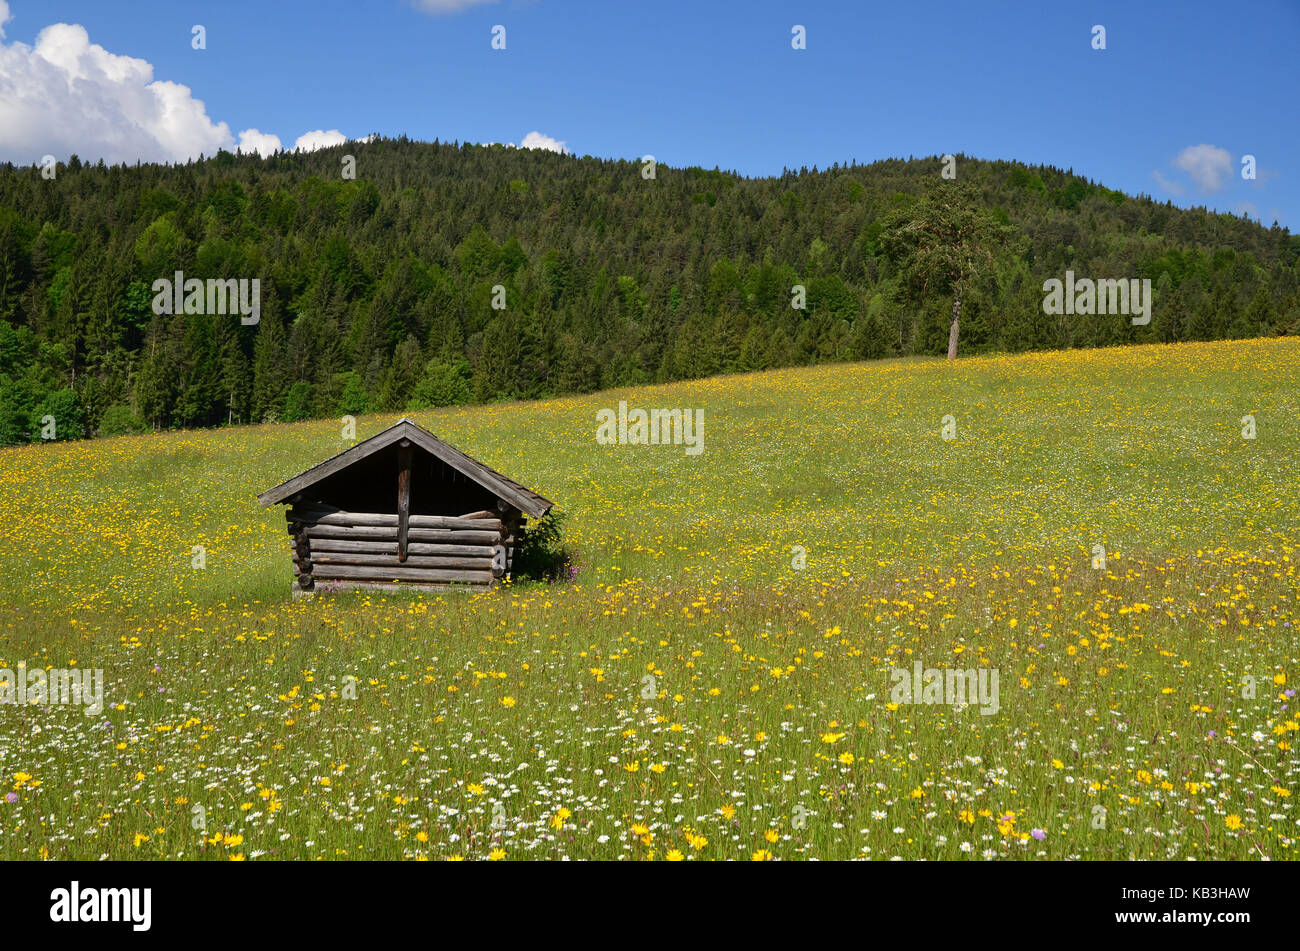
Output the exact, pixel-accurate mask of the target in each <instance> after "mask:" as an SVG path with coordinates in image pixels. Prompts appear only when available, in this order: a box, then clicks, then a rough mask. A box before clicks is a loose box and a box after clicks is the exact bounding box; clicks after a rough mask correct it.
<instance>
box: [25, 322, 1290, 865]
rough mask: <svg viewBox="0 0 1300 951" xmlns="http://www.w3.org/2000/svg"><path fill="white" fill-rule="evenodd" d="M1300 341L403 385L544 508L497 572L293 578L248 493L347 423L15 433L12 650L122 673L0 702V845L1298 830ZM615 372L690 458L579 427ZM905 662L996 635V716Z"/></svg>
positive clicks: (888, 845) (477, 850)
mask: <svg viewBox="0 0 1300 951" xmlns="http://www.w3.org/2000/svg"><path fill="white" fill-rule="evenodd" d="M1297 358H1300V344H1297V342H1296V341H1293V340H1285V339H1283V340H1268V341H1265V340H1260V341H1243V342H1235V343H1213V344H1197V345H1179V346H1170V347H1142V348H1130V349H1107V350H1096V351H1074V352H1064V353H1051V354H1039V355H1024V356H1017V357H994V358H980V359H969V360H962V361H960V362H959V363H958V364H956V365H948V364H947V363H946V362H944V361H940V360H904V361H890V362H885V363H876V364H863V365H851V366H831V367H819V368H810V369H798V370H788V371H780V372H774V373H766V374H757V375H751V376H732V377H723V378H717V379H711V380H703V381H696V382H688V383H678V384H672V385H668V386H660V387H648V388H643V389H639V390H628V391H619V392H609V393H600V394H595V395H592V396H587V397H581V398H569V399H563V400H554V401H548V402H542V403H531V404H514V405H502V406H491V407H474V408H467V409H460V410H446V411H433V412H428V413H419V414H415V415H414V418H415V419H416V420H417V421H418V422H420V423H421V424H422V425H425V426H426V427H428V428H430V429H431V430H432V431H434V432H435V433H437V434H438V435H439V436H441V437H443V438H445V439H447V440H448V441H450V442H451V443H453V444H454V445H456V446H458V447H460V448H462V449H464V450H465V451H467V452H469V453H470V454H472V455H474V456H475V457H476V458H479V459H481V460H483V461H484V462H486V463H488V464H489V465H491V466H493V467H494V468H497V469H499V470H500V471H502V472H505V473H506V474H508V475H510V476H512V477H514V478H516V479H518V480H519V481H521V482H523V483H524V484H526V485H528V486H529V487H531V488H534V489H536V490H537V491H539V492H541V493H543V494H544V495H546V496H547V497H548V498H550V499H552V500H554V501H555V502H556V504H557V509H558V510H560V511H562V512H563V513H564V514H565V516H566V523H565V530H566V538H567V542H568V544H569V546H570V547H571V548H572V549H573V550H574V552H575V553H576V555H577V559H578V567H579V573H578V575H577V577H576V578H575V579H574V580H573V581H572V582H568V583H563V584H556V585H549V586H548V585H539V584H535V585H522V584H521V585H516V586H513V587H507V588H505V589H502V590H498V591H493V592H490V593H486V594H467V593H459V592H448V593H445V594H441V595H424V596H420V595H417V594H413V593H398V594H393V595H383V594H378V593H370V594H369V595H366V594H346V595H334V596H329V597H317V598H315V599H312V600H309V601H298V602H294V601H292V600H291V598H290V596H289V582H290V578H289V554H288V548H287V538H288V536H287V534H286V532H285V529H284V517H283V513H282V510H281V509H279V508H278V507H277V508H273V509H270V510H264V509H262V508H260V507H259V506H258V505H257V502H256V495H257V493H258V492H260V491H262V490H263V489H266V488H268V487H270V486H272V485H274V484H276V483H278V482H280V481H282V480H283V479H285V478H287V477H288V476H290V475H293V474H295V473H297V472H299V471H301V470H302V469H304V468H306V467H307V466H308V465H310V464H312V463H315V462H317V461H319V460H320V459H323V458H325V457H327V456H330V455H332V454H334V453H335V452H337V451H339V450H341V449H342V448H345V445H346V444H345V443H344V442H343V441H342V439H341V438H340V431H341V426H340V424H339V423H337V422H313V423H304V424H297V425H285V426H257V427H247V428H235V429H227V430H219V431H206V432H179V433H164V434H158V435H150V436H142V437H126V438H119V439H111V440H102V441H94V442H81V443H59V444H52V445H44V446H33V447H25V448H18V449H11V450H5V451H3V452H0V486H3V490H4V491H3V500H2V501H0V661H3V662H4V663H5V664H6V665H8V666H9V667H15V666H16V665H17V663H19V662H20V661H25V662H26V663H27V664H28V666H29V667H36V666H42V667H54V668H61V667H67V666H70V665H76V666H79V667H90V668H94V667H98V668H102V669H103V670H104V677H105V700H106V703H107V704H108V706H106V709H105V710H104V711H103V713H102V714H100V715H98V716H86V715H84V709H83V708H80V707H76V706H57V705H56V706H52V707H41V706H31V707H19V706H14V705H9V706H0V770H2V773H0V779H3V781H4V784H5V786H6V790H7V791H10V792H13V793H15V794H16V798H17V801H16V802H13V803H10V802H8V801H5V800H3V799H0V857H4V858H19V857H29V858H31V857H45V856H48V857H50V858H98V857H107V858H177V857H180V858H185V859H195V858H202V859H225V858H228V857H233V856H243V857H246V858H256V857H272V858H317V857H324V858H335V857H346V858H390V857H410V858H422V857H428V858H433V859H440V858H448V857H455V856H461V857H464V858H467V859H479V858H485V857H488V856H490V855H491V854H492V853H493V850H494V849H500V850H501V852H503V853H504V854H505V856H506V857H508V858H557V857H562V856H570V857H573V858H649V857H653V858H654V859H656V860H657V859H662V858H665V857H667V856H669V855H670V854H671V853H672V851H673V850H677V851H680V852H681V853H683V854H684V855H685V856H687V857H690V858H703V859H707V858H745V859H748V858H750V857H752V856H754V855H755V854H756V853H758V854H759V855H760V857H767V856H768V855H770V856H771V857H773V858H778V859H792V858H805V857H818V858H823V859H833V858H851V857H859V856H861V857H869V858H875V859H887V858H893V857H902V858H921V857H927V858H952V859H962V858H972V859H979V858H981V857H982V856H985V855H988V856H996V857H1010V858H1033V857H1048V858H1067V857H1071V858H1085V859H1094V858H1102V859H1105V858H1178V859H1181V858H1243V859H1249V858H1260V857H1262V856H1267V857H1270V858H1273V859H1287V858H1294V857H1295V856H1296V853H1297V838H1300V826H1298V825H1297V820H1298V819H1300V813H1298V812H1297V810H1296V808H1295V805H1294V803H1295V792H1296V786H1297V781H1296V780H1297V774H1298V772H1300V766H1298V763H1297V756H1296V752H1295V749H1294V744H1295V742H1296V732H1297V725H1296V716H1297V714H1296V708H1295V700H1294V698H1293V697H1289V696H1287V691H1292V690H1293V689H1294V687H1295V683H1296V679H1297V677H1298V676H1300V670H1298V660H1300V646H1298V644H1297V636H1296V626H1297V624H1300V616H1298V614H1300V612H1298V611H1297V605H1296V591H1297V589H1298V588H1300V585H1298V584H1297V578H1296V557H1297V548H1296V543H1297V526H1298V524H1300V522H1298V519H1297V515H1298V514H1300V502H1297V498H1296V473H1297V472H1298V471H1300V465H1298V463H1300V390H1298V388H1297V386H1296V383H1295V380H1296V373H1295V368H1296V366H1297V362H1298V359H1297ZM619 399H627V400H628V401H629V403H630V404H631V405H632V406H641V407H645V408H652V407H665V408H674V407H677V408H681V407H691V408H702V409H703V410H704V414H705V430H704V440H705V441H704V445H705V451H704V453H703V454H702V455H700V456H697V457H691V456H687V455H685V453H684V452H683V451H682V447H680V446H679V447H670V446H662V447H652V446H645V447H642V446H601V445H598V444H597V443H596V441H595V429H596V411H597V410H598V409H601V408H605V407H609V408H613V407H616V406H617V403H618V400H619ZM945 414H951V415H952V416H953V417H954V418H955V420H956V424H957V438H956V439H954V440H952V441H945V440H944V439H942V438H940V425H941V423H940V420H941V418H942V417H943V416H944V415H945ZM1246 414H1252V415H1254V416H1255V417H1256V421H1257V427H1258V432H1257V437H1256V438H1255V439H1254V440H1247V439H1243V438H1242V434H1241V422H1240V421H1241V417H1243V416H1245V415H1246ZM395 418H396V417H395V416H384V417H367V418H364V419H362V420H361V421H360V423H359V426H358V431H359V435H360V436H361V437H362V438H364V437H365V436H368V435H370V434H372V433H374V432H378V431H379V430H380V429H381V428H382V427H384V426H386V425H388V424H390V423H391V422H392V421H393V419H395ZM1098 544H1099V545H1104V546H1105V549H1106V554H1107V565H1106V568H1105V569H1104V570H1098V569H1094V568H1093V567H1092V564H1091V558H1092V548H1093V546H1094V545H1098ZM196 545H201V546H203V548H204V549H205V551H206V567H205V568H203V569H201V570H199V569H194V568H191V558H192V557H193V555H192V550H193V548H194V546H196ZM794 546H801V547H802V548H803V549H805V550H806V567H804V568H802V569H798V568H795V567H793V566H792V556H793V549H794ZM915 660H920V661H922V662H923V664H924V666H925V667H934V668H945V667H949V668H986V669H996V670H997V671H998V672H999V677H1000V697H999V709H998V712H997V713H996V714H994V715H988V716H986V715H983V714H981V712H980V711H979V709H977V708H976V707H965V708H960V707H954V706H949V705H941V704H936V705H924V704H915V705H908V704H901V705H895V704H893V703H892V702H891V699H890V690H891V686H892V680H891V677H890V671H891V669H893V668H895V667H898V668H906V669H910V668H911V665H912V663H913V661H915ZM647 677H650V678H653V679H652V680H646V679H645V678H647ZM1248 677H1252V678H1254V682H1255V684H1256V689H1255V690H1254V696H1253V697H1252V696H1244V694H1246V693H1250V691H1248V690H1244V689H1243V683H1244V682H1245V681H1246V679H1247V678H1248ZM349 678H355V681H350V680H349ZM349 683H355V690H352V689H350V688H349V687H348V684H349ZM643 692H644V693H651V694H653V695H652V696H650V697H649V699H646V698H645V697H643ZM353 694H355V696H353ZM891 707H893V709H891ZM845 754H848V755H845ZM633 767H635V768H633ZM196 807H201V811H199V812H196ZM1097 807H1101V808H1102V809H1103V810H1104V813H1103V812H1101V811H1098V808H1097ZM561 809H564V810H567V812H568V814H567V815H565V814H562V813H561V812H560V810H561ZM494 816H495V817H496V819H495V823H494ZM1008 816H1011V817H1014V818H1013V820H1012V821H1007V820H1006V818H1005V817H1008ZM1103 816H1104V820H1105V821H1104V825H1103V824H1101V823H1100V822H1099V820H1100V819H1101V818H1102V817H1103ZM200 820H201V821H200ZM972 820H973V821H972ZM999 820H1002V821H999ZM197 826H202V829H200V828H196V827H197ZM634 826H635V827H636V830H635V831H634V828H633V827H634ZM642 829H644V832H643V831H641V830H642ZM1033 830H1041V833H1042V835H1041V838H1040V837H1036V836H1035V835H1033V834H1032V832H1033ZM697 836H698V837H702V838H703V839H704V840H706V841H705V842H703V843H701V840H700V838H697ZM769 836H770V838H771V839H772V840H774V841H772V840H769ZM146 837H147V838H146ZM240 837H242V838H240Z"/></svg>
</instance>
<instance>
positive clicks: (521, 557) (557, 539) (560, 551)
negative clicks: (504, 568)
mask: <svg viewBox="0 0 1300 951" xmlns="http://www.w3.org/2000/svg"><path fill="white" fill-rule="evenodd" d="M563 520H564V516H563V515H561V514H559V513H557V512H556V511H555V510H554V509H552V510H551V511H549V512H547V513H546V514H545V515H543V516H542V517H541V518H540V519H537V520H536V521H533V522H531V523H530V524H529V525H528V526H527V527H526V528H525V529H524V533H523V538H522V539H520V541H519V544H518V546H517V547H516V548H515V554H514V562H513V564H512V565H511V568H510V574H511V577H513V578H515V579H516V580H521V581H528V580H533V581H565V580H568V579H569V578H571V577H573V575H575V574H576V573H577V571H576V564H575V561H574V557H573V554H572V553H571V552H569V551H568V550H566V549H565V547H564V543H563V540H562V538H561V523H562V522H563Z"/></svg>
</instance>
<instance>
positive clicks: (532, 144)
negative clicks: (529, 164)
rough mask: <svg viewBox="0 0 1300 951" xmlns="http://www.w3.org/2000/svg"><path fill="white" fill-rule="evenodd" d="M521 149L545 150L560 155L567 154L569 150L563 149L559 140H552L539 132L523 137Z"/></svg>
mask: <svg viewBox="0 0 1300 951" xmlns="http://www.w3.org/2000/svg"><path fill="white" fill-rule="evenodd" d="M522 148H525V149H545V150H546V151H548V152H559V153H560V154H561V155H568V154H569V150H568V149H566V148H565V147H564V143H563V142H561V141H560V140H559V139H553V138H551V137H550V136H549V135H542V133H540V132H529V133H528V134H527V135H526V136H524V141H523V143H522Z"/></svg>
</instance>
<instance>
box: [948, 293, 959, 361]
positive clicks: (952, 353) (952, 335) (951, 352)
mask: <svg viewBox="0 0 1300 951" xmlns="http://www.w3.org/2000/svg"><path fill="white" fill-rule="evenodd" d="M960 332H961V290H960V289H958V291H957V295H956V296H955V297H954V298H953V299H952V327H950V328H949V329H948V359H949V360H956V359H957V335H958V334H959V333H960Z"/></svg>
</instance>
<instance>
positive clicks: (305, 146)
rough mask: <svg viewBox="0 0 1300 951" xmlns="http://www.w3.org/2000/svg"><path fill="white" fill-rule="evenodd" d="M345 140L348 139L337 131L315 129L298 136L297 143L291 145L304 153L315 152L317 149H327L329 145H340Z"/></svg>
mask: <svg viewBox="0 0 1300 951" xmlns="http://www.w3.org/2000/svg"><path fill="white" fill-rule="evenodd" d="M347 140H348V137H347V136H346V135H344V134H343V133H342V132H340V131H339V130H338V129H330V130H329V131H328V132H326V131H325V130H324V129H316V130H314V131H312V132H304V133H303V134H302V135H300V136H298V141H296V142H294V143H293V147H294V148H295V149H302V150H303V151H304V152H315V151H316V150H317V149H324V148H328V147H329V146H331V145H342V144H343V143H344V142H346V141H347Z"/></svg>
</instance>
